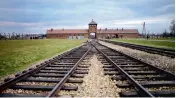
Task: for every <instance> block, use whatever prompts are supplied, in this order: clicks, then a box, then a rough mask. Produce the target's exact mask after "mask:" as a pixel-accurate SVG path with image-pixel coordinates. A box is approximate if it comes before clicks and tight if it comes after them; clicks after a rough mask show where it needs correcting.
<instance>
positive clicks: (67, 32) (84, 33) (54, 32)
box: [46, 19, 139, 39]
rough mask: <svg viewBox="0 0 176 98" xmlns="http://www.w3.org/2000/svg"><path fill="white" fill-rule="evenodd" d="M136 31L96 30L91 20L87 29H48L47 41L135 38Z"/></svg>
mask: <svg viewBox="0 0 176 98" xmlns="http://www.w3.org/2000/svg"><path fill="white" fill-rule="evenodd" d="M138 35H139V32H138V29H123V28H122V29H118V28H117V29H108V28H105V29H101V28H100V29H97V23H96V22H95V21H94V20H93V19H92V21H91V22H90V23H89V24H88V29H50V30H47V32H46V36H47V38H48V39H54V38H60V39H83V38H137V37H138Z"/></svg>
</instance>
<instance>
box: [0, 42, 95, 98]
mask: <svg viewBox="0 0 176 98" xmlns="http://www.w3.org/2000/svg"><path fill="white" fill-rule="evenodd" d="M91 48H92V46H91V45H90V44H89V43H86V44H85V45H82V46H80V47H78V48H75V49H73V50H71V51H68V52H66V53H64V54H62V55H59V56H57V57H55V58H53V59H50V60H49V61H46V62H44V63H41V64H40V65H37V66H36V68H30V69H29V70H24V71H23V72H21V73H17V74H16V75H15V77H14V78H8V79H5V80H4V82H3V83H2V84H0V97H53V96H56V95H57V94H58V92H59V91H60V90H68V91H70V90H77V89H78V87H77V86H74V84H75V83H82V82H83V80H82V78H83V77H84V75H85V74H87V73H88V65H86V64H85V61H86V59H88V58H89V57H90V55H91V53H90V50H91ZM67 83H71V84H73V85H67ZM57 96H61V95H57Z"/></svg>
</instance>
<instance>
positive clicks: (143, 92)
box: [92, 44, 154, 97]
mask: <svg viewBox="0 0 176 98" xmlns="http://www.w3.org/2000/svg"><path fill="white" fill-rule="evenodd" d="M92 45H93V44H92ZM93 46H94V47H95V48H96V49H97V50H98V51H99V52H100V53H101V54H102V55H103V56H104V57H105V58H106V60H108V61H109V63H111V64H112V65H114V66H115V67H116V68H117V69H118V71H119V72H120V73H121V74H122V75H124V76H125V78H126V79H127V80H129V82H130V83H131V84H132V85H133V86H134V87H135V89H136V91H137V92H138V93H139V94H140V95H141V96H143V97H154V96H153V95H152V94H151V93H150V92H149V91H147V90H146V89H145V88H144V87H143V86H142V85H141V84H139V83H138V82H137V81H136V80H135V79H134V78H132V77H131V76H130V75H129V74H128V73H127V72H125V71H124V70H123V69H122V68H121V67H120V66H118V65H117V64H116V63H115V62H114V61H112V60H111V59H110V58H109V57H108V56H107V55H106V54H105V53H103V52H102V51H101V50H99V49H98V48H97V47H96V46H95V45H93Z"/></svg>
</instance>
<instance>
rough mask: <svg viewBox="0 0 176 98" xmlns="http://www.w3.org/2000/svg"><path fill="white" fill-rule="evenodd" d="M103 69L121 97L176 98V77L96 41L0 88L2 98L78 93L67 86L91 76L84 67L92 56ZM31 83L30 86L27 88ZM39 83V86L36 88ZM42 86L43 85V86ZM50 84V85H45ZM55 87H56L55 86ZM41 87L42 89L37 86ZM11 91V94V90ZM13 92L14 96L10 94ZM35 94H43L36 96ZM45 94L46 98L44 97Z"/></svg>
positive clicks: (16, 76)
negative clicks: (70, 91)
mask: <svg viewBox="0 0 176 98" xmlns="http://www.w3.org/2000/svg"><path fill="white" fill-rule="evenodd" d="M93 47H94V48H95V49H96V50H97V51H98V60H100V61H101V62H102V63H103V64H104V66H103V68H104V73H105V75H109V76H110V77H111V79H113V80H117V81H121V82H118V84H117V86H118V87H120V88H123V89H125V90H123V91H122V92H121V93H120V96H121V97H136V96H137V97H174V96H175V75H174V74H172V73H170V72H168V71H165V70H163V69H160V68H158V67H155V66H153V65H150V64H148V63H145V62H143V61H140V60H138V59H135V58H133V57H131V56H128V55H126V54H124V53H121V52H119V51H116V50H114V49H112V48H109V47H107V46H104V45H102V44H100V43H98V42H96V41H92V42H90V43H86V44H84V45H82V46H80V47H78V48H75V49H73V50H71V51H68V52H66V53H63V54H62V55H59V56H57V57H55V58H53V59H50V60H48V61H46V62H44V63H41V64H40V65H37V66H36V68H30V69H28V70H24V71H23V72H21V73H17V74H16V75H15V77H14V78H8V79H5V80H4V83H2V84H0V96H1V97H19V96H23V97H54V96H58V92H59V91H61V90H77V89H78V87H77V86H70V85H69V86H67V85H65V84H66V83H82V82H83V80H77V79H76V80H74V79H71V78H72V77H74V78H83V77H84V75H85V74H87V73H88V66H86V65H85V66H83V64H81V63H82V62H84V60H86V58H88V57H89V56H90V55H92V54H95V52H96V54H97V51H93V49H92V48H93ZM26 83H28V84H26ZM33 83H36V84H37V85H33ZM40 83H41V84H40ZM42 83H47V85H45V84H42ZM53 83H54V85H52V84H53ZM38 84H40V85H38ZM9 89H10V92H8V90H9ZM14 90H32V91H33V92H34V94H28V93H26V92H22V94H21V93H20V94H19V93H18V92H13V91H14ZM11 91H12V92H11ZM35 91H40V92H37V94H35ZM43 93H44V94H43Z"/></svg>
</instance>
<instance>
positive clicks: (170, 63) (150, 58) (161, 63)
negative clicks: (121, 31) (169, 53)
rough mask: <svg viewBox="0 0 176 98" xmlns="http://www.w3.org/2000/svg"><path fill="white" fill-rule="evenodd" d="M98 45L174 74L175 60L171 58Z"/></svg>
mask: <svg viewBox="0 0 176 98" xmlns="http://www.w3.org/2000/svg"><path fill="white" fill-rule="evenodd" d="M99 43H100V44H102V45H106V46H107V47H110V48H113V49H115V50H117V51H120V52H122V53H125V54H127V55H129V56H132V57H134V58H137V59H140V60H142V61H144V62H147V63H149V64H152V65H154V66H156V67H159V68H162V69H164V70H167V71H169V72H172V73H175V59H173V58H170V57H166V56H161V55H157V54H150V53H147V52H143V51H139V50H134V49H130V48H126V47H122V46H118V45H113V44H110V43H107V42H102V41H99Z"/></svg>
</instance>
